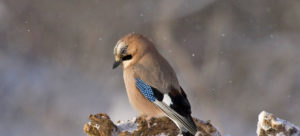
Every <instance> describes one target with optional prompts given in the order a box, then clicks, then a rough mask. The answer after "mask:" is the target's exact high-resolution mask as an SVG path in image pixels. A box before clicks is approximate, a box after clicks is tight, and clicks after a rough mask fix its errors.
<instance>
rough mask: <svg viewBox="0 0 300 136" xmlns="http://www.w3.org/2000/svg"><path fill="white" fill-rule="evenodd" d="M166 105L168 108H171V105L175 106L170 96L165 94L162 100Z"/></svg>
mask: <svg viewBox="0 0 300 136" xmlns="http://www.w3.org/2000/svg"><path fill="white" fill-rule="evenodd" d="M162 101H163V102H164V103H165V104H167V105H168V106H170V105H171V104H173V102H172V100H171V97H170V96H169V95H168V94H164V98H163V100H162Z"/></svg>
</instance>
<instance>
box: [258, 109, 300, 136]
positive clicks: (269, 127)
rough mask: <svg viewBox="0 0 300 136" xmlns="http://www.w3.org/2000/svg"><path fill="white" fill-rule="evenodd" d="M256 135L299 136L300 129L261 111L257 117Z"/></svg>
mask: <svg viewBox="0 0 300 136" xmlns="http://www.w3.org/2000/svg"><path fill="white" fill-rule="evenodd" d="M256 133H257V135H258V136H300V128H299V127H297V126H295V125H294V124H291V123H290V122H288V121H285V120H282V119H280V118H277V117H275V116H274V115H273V114H271V113H268V112H265V111H262V112H261V113H260V114H259V116H258V123H257V130H256Z"/></svg>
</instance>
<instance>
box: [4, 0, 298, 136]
mask: <svg viewBox="0 0 300 136" xmlns="http://www.w3.org/2000/svg"><path fill="white" fill-rule="evenodd" d="M299 7H300V1H299V0H226V1H225V0H194V1H192V0H188V1H185V0H165V1H160V0H153V1H150V0H147V1H139V0H115V1H109V0H87V1H84V0H0V135H3V136H5V135H7V136H8V135H9V136H21V135H22V136H40V135H43V136H54V135H57V136H60V135H65V136H71V135H84V133H83V129H82V128H83V124H84V123H85V122H86V121H87V118H88V115H89V114H91V113H99V112H105V113H108V114H109V115H110V116H111V117H112V119H113V120H114V121H117V120H121V119H122V120H125V119H130V118H132V117H134V116H136V112H135V111H134V110H133V108H131V106H130V105H129V102H128V100H127V95H126V92H125V88H124V83H123V77H122V71H121V69H120V68H119V69H117V70H115V71H113V70H112V62H113V55H112V52H113V47H114V46H115V44H116V42H117V41H118V39H119V38H121V37H122V36H124V35H126V34H128V33H131V32H138V33H142V34H144V35H146V36H147V37H149V38H151V39H152V40H153V41H154V42H155V43H156V44H157V48H158V49H159V50H160V52H161V53H162V54H163V56H165V57H166V58H167V59H168V60H169V62H170V63H171V64H172V66H173V67H174V68H175V71H176V72H177V75H178V77H179V80H180V83H181V84H182V86H183V88H184V90H185V91H186V93H187V95H188V97H189V99H190V102H191V105H192V110H193V116H195V117H197V118H199V119H202V120H211V121H212V123H213V124H215V125H216V126H217V128H218V129H219V130H220V131H221V132H222V134H223V135H232V136H242V135H243V136H253V135H256V134H255V131H256V122H257V115H258V114H259V112H260V111H262V110H266V111H268V112H271V113H274V114H276V115H277V116H279V117H281V118H284V119H286V120H289V121H291V122H292V123H294V124H296V125H298V126H299V125H300V108H299V105H300V99H299V97H300V8H299Z"/></svg>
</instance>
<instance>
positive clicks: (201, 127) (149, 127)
mask: <svg viewBox="0 0 300 136" xmlns="http://www.w3.org/2000/svg"><path fill="white" fill-rule="evenodd" d="M89 119H90V121H89V122H87V123H86V124H85V125H84V132H85V133H86V134H87V135H88V136H139V135H145V136H177V135H178V136H179V135H180V134H179V129H178V128H177V127H176V125H175V124H174V123H173V122H172V121H171V120H170V119H169V118H167V117H161V118H152V119H150V120H148V121H147V120H146V118H145V117H144V116H140V117H137V118H133V119H131V120H127V121H118V122H117V123H116V124H114V123H113V122H112V121H111V120H110V118H109V116H108V115H107V114H102V113H100V114H96V115H90V116H89ZM194 121H195V123H196V125H197V128H198V133H197V136H221V135H220V133H219V132H218V131H217V129H216V128H215V127H214V126H213V125H212V124H211V123H210V121H202V120H198V119H194Z"/></svg>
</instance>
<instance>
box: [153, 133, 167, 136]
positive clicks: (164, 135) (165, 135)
mask: <svg viewBox="0 0 300 136" xmlns="http://www.w3.org/2000/svg"><path fill="white" fill-rule="evenodd" d="M155 136H168V134H165V133H160V134H158V135H155Z"/></svg>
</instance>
